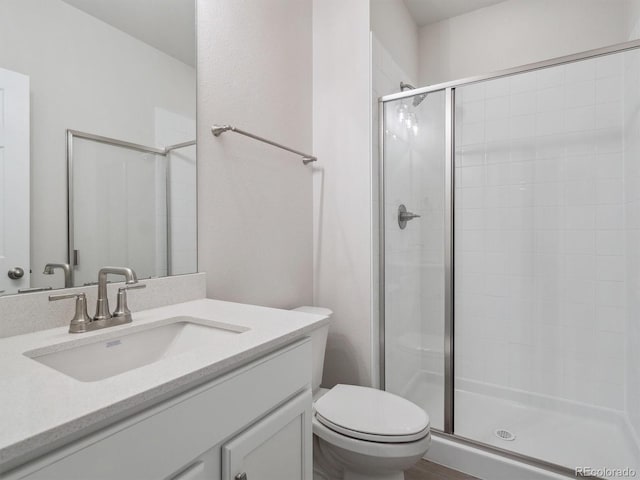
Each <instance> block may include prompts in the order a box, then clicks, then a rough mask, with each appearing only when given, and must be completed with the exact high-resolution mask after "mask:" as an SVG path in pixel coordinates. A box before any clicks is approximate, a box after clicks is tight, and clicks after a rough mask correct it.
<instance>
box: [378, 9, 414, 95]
mask: <svg viewBox="0 0 640 480" xmlns="http://www.w3.org/2000/svg"><path fill="white" fill-rule="evenodd" d="M371 31H372V32H373V33H374V34H375V35H376V37H377V38H378V40H379V42H380V43H381V44H382V45H384V47H385V49H386V50H387V51H388V53H389V55H390V56H391V57H392V58H393V60H394V61H395V63H397V64H398V66H399V67H400V68H401V69H402V71H404V72H405V73H406V76H405V77H403V78H402V79H401V80H403V81H404V82H407V83H413V84H415V82H417V81H418V53H419V41H418V25H416V22H415V21H414V20H413V17H411V13H410V12H409V10H408V9H407V6H406V5H405V3H404V1H403V0H371ZM399 83H400V82H398V84H399ZM395 87H396V91H397V89H398V88H399V85H396V86H395ZM386 93H391V92H386ZM386 93H385V94H386Z"/></svg>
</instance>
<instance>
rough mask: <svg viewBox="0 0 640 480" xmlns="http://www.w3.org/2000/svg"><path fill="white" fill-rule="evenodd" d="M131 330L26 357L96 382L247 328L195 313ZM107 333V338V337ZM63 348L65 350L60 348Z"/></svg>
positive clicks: (41, 350) (81, 378) (239, 332)
mask: <svg viewBox="0 0 640 480" xmlns="http://www.w3.org/2000/svg"><path fill="white" fill-rule="evenodd" d="M134 330H135V331H132V332H131V333H127V332H123V333H122V334H121V335H118V336H113V335H108V334H107V333H105V335H102V336H101V339H96V338H93V339H90V340H92V341H91V342H90V343H87V344H82V345H77V346H72V347H70V348H66V349H64V345H62V346H58V348H55V347H54V350H55V351H52V348H47V349H39V350H32V351H30V352H25V354H24V355H26V356H27V357H29V358H31V359H33V360H35V361H37V362H40V363H42V364H44V365H47V366H49V367H51V368H53V369H55V370H57V371H59V372H61V373H64V374H65V375H68V376H70V377H73V378H75V379H77V380H80V381H82V382H95V381H97V380H103V379H105V378H109V377H113V376H114V375H118V374H120V373H124V372H127V371H129V370H133V369H135V368H139V367H142V366H144V365H149V364H151V363H154V362H157V361H159V360H162V359H164V358H167V357H171V356H174V355H179V354H181V353H185V352H188V351H190V350H194V349H196V348H201V347H207V346H210V347H212V348H215V347H216V345H219V344H220V342H221V341H222V342H224V341H225V340H227V339H228V338H229V336H233V335H238V334H241V333H243V332H246V331H248V330H249V329H248V328H245V327H241V326H238V325H232V324H227V323H221V322H213V321H209V320H202V319H199V318H195V317H174V318H170V319H167V320H165V321H163V322H162V324H161V325H156V326H154V325H150V326H149V328H146V329H143V330H139V329H134ZM105 337H106V338H105ZM60 348H63V350H60Z"/></svg>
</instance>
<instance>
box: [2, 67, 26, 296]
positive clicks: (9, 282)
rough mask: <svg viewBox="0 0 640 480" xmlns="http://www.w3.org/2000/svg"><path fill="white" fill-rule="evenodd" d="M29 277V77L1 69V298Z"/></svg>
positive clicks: (14, 290)
mask: <svg viewBox="0 0 640 480" xmlns="http://www.w3.org/2000/svg"><path fill="white" fill-rule="evenodd" d="M29 276H30V275H29V77H27V76H26V75H22V74H20V73H16V72H12V71H10V70H4V69H2V68H0V294H3V291H4V294H7V293H16V292H17V291H18V289H20V288H28V287H29Z"/></svg>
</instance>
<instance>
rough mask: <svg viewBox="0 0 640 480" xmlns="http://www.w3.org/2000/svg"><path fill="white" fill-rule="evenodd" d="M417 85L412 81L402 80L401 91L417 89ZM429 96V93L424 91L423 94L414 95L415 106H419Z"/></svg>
mask: <svg viewBox="0 0 640 480" xmlns="http://www.w3.org/2000/svg"><path fill="white" fill-rule="evenodd" d="M415 89H416V87H414V86H413V85H411V84H410V83H405V82H400V91H401V92H404V91H405V90H415ZM425 98H427V94H426V93H423V94H422V95H416V96H415V97H413V102H412V103H413V106H414V107H417V106H418V105H420V104H421V103H422V102H423V101H424V99H425Z"/></svg>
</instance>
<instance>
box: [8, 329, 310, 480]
mask: <svg viewBox="0 0 640 480" xmlns="http://www.w3.org/2000/svg"><path fill="white" fill-rule="evenodd" d="M310 381H311V344H310V342H309V341H308V340H307V339H305V340H303V341H301V342H298V343H296V344H294V345H292V346H290V347H286V348H284V349H282V350H279V351H277V352H275V353H272V354H270V355H268V356H266V357H263V358H262V359H259V360H257V361H255V362H252V363H250V364H248V365H246V366H245V367H242V368H239V369H238V370H235V371H233V372H231V373H229V374H227V375H225V376H223V377H220V378H218V379H215V380H213V381H212V382H209V383H207V384H205V385H202V386H200V387H198V388H195V389H193V390H191V391H189V392H186V393H184V394H181V395H179V396H177V397H175V398H173V399H171V400H168V401H166V402H164V403H161V404H159V405H157V406H155V407H152V408H151V409H148V410H146V411H144V412H142V413H139V414H137V415H135V416H133V417H130V418H129V419H126V420H124V421H122V422H120V423H118V424H116V425H113V426H111V427H108V428H106V429H104V430H101V431H99V432H96V433H94V434H92V435H89V436H88V437H85V438H84V439H82V440H79V441H77V442H74V443H73V444H70V445H69V446H67V447H63V448H62V449H60V450H58V451H56V452H53V453H52V454H49V455H47V456H45V457H41V458H40V459H38V460H36V461H34V462H31V463H30V464H28V465H26V466H25V467H22V468H20V469H18V470H14V472H12V473H10V474H9V476H8V477H7V478H8V479H19V478H25V479H29V480H56V479H60V480H74V479H78V480H81V479H82V480H86V479H89V478H90V479H91V480H101V479H105V480H106V479H109V480H113V479H120V480H127V479H135V480H144V479H156V480H157V479H161V478H167V477H169V476H170V475H173V474H175V472H179V471H180V470H181V469H183V468H184V467H185V466H186V465H189V464H190V462H192V461H193V459H194V458H196V457H198V456H199V455H201V454H203V453H204V452H206V451H207V450H209V449H211V448H212V447H214V446H215V445H220V444H221V443H222V442H223V441H224V440H225V439H227V438H229V437H231V436H232V435H234V434H235V433H236V432H238V431H241V430H242V429H243V428H246V426H247V425H250V424H251V423H253V422H254V421H255V420H256V419H258V418H260V417H262V416H264V415H265V413H267V412H269V411H271V410H273V409H274V408H275V407H276V406H278V405H280V404H282V403H283V402H285V401H286V400H287V399H289V398H291V397H293V396H294V395H295V394H296V393H298V392H301V391H302V390H304V389H306V388H308V386H309V384H310ZM309 404H310V401H309ZM192 473H193V475H196V474H197V472H196V471H194V472H192ZM187 478H189V477H187ZM196 478H197V476H196Z"/></svg>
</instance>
